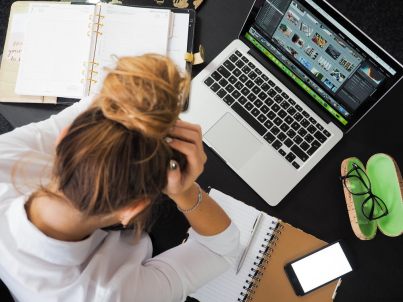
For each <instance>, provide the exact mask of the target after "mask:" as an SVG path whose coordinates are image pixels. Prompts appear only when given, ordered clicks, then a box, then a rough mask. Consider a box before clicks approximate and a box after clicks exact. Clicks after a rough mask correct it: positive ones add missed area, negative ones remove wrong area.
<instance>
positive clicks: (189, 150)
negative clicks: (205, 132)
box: [163, 120, 207, 200]
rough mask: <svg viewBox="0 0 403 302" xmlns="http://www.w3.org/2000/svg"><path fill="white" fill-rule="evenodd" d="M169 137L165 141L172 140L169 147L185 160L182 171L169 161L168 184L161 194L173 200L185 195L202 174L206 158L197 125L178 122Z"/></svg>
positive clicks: (199, 129)
mask: <svg viewBox="0 0 403 302" xmlns="http://www.w3.org/2000/svg"><path fill="white" fill-rule="evenodd" d="M169 135H170V136H171V137H170V138H167V139H166V141H167V142H169V141H171V140H172V141H171V142H169V145H170V146H171V147H172V148H173V149H175V150H177V151H179V152H181V153H183V154H184V155H185V156H186V159H187V165H186V168H185V170H184V171H180V168H179V165H178V163H177V162H175V161H171V165H170V167H169V168H168V172H167V178H168V182H167V185H166V187H165V188H164V189H163V193H165V194H167V195H168V196H170V197H171V198H172V199H174V200H175V198H174V197H176V196H178V195H181V194H184V193H186V191H187V190H189V189H190V188H191V187H192V184H193V183H194V181H195V180H196V179H197V178H198V177H199V175H200V174H201V173H202V172H203V169H204V164H205V163H206V161H207V156H206V154H205V153H204V149H203V141H202V139H203V136H202V132H201V128H200V126H199V125H194V124H190V123H187V122H184V121H180V120H178V121H177V122H176V124H175V127H174V128H173V130H172V131H171V132H170V134H169ZM172 162H173V163H172ZM172 164H174V166H175V167H173V166H172ZM173 168H174V169H173Z"/></svg>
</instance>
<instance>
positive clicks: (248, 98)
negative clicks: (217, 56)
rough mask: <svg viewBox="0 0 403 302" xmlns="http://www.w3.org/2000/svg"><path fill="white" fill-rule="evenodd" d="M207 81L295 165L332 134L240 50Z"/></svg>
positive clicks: (299, 165) (309, 155)
mask: <svg viewBox="0 0 403 302" xmlns="http://www.w3.org/2000/svg"><path fill="white" fill-rule="evenodd" d="M204 83H205V84H206V85H207V86H208V87H210V89H211V90H212V91H214V92H215V93H216V94H217V95H218V96H219V97H220V98H221V99H222V100H223V101H224V102H225V103H226V104H227V105H228V106H230V107H231V108H232V109H233V110H234V111H235V112H236V113H237V114H238V115H239V116H240V117H241V118H243V119H244V120H245V122H246V123H248V124H249V125H250V126H251V127H252V128H253V129H254V130H255V131H256V132H257V133H258V134H259V135H260V136H262V137H263V138H264V139H265V140H266V142H267V143H268V144H269V145H271V146H272V147H273V148H274V149H275V150H277V151H278V153H279V154H280V155H281V156H283V157H284V158H285V159H286V160H287V161H288V162H289V163H290V164H291V165H292V166H293V167H294V168H295V169H299V168H300V167H301V166H302V165H303V164H304V163H305V162H306V161H307V160H308V159H309V158H310V157H312V156H313V155H314V154H315V152H316V151H317V150H318V149H319V148H320V147H321V145H322V144H324V143H325V142H326V140H327V139H328V138H329V137H330V136H331V135H332V134H331V133H330V131H329V130H328V129H326V127H325V126H322V125H321V124H320V123H318V122H317V121H316V120H315V119H314V118H313V117H311V116H310V115H309V114H308V112H306V111H305V110H304V109H303V107H302V106H304V105H302V104H301V105H298V104H297V102H296V101H294V100H293V99H292V98H290V97H289V96H288V95H287V93H285V92H283V91H282V89H281V88H280V87H279V86H277V85H276V84H275V83H274V82H273V81H272V80H271V79H270V78H269V77H268V76H266V75H265V74H263V72H262V71H261V70H260V69H258V68H257V67H256V66H255V65H254V64H253V63H252V62H250V61H249V60H248V58H246V57H245V56H244V55H243V54H242V53H241V52H240V51H239V50H236V51H235V52H234V53H232V54H231V55H230V56H229V57H228V58H227V59H226V60H225V61H224V62H223V63H222V64H221V65H220V66H219V67H218V68H217V70H215V71H214V72H212V73H211V74H210V75H209V76H208V77H207V78H206V79H205V80H204Z"/></svg>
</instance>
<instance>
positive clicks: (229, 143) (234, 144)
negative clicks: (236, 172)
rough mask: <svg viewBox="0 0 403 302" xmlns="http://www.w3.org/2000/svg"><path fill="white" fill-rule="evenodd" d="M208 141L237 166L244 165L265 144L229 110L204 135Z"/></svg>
mask: <svg viewBox="0 0 403 302" xmlns="http://www.w3.org/2000/svg"><path fill="white" fill-rule="evenodd" d="M204 137H205V138H206V139H207V140H208V142H209V143H210V144H211V145H212V146H213V147H214V149H215V150H217V151H218V152H219V153H220V154H222V155H223V156H224V159H225V160H227V161H229V162H230V163H231V164H232V165H233V166H235V168H237V169H241V168H242V167H243V165H244V164H245V163H246V162H247V161H248V160H249V159H250V158H251V157H252V156H253V155H255V153H256V152H257V151H258V150H259V149H260V148H262V146H263V144H262V143H261V142H260V141H259V140H258V139H257V138H256V137H254V136H253V135H252V134H251V133H250V132H249V130H248V129H246V128H245V127H244V126H242V125H241V123H239V122H238V121H237V120H236V119H235V118H234V117H233V116H232V115H231V113H229V112H227V113H226V114H225V115H224V116H223V117H221V119H220V120H219V121H218V122H217V123H216V124H215V125H214V126H213V127H212V128H211V129H210V130H209V131H207V133H206V134H205V135H204Z"/></svg>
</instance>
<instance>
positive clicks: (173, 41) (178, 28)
mask: <svg viewBox="0 0 403 302" xmlns="http://www.w3.org/2000/svg"><path fill="white" fill-rule="evenodd" d="M188 34H189V14H175V19H174V26H173V33H172V38H170V39H169V40H168V52H167V56H168V57H170V58H171V59H172V61H173V62H174V63H175V65H176V66H177V67H178V69H179V70H180V71H181V72H182V73H183V74H184V73H185V71H186V61H185V58H184V57H185V53H186V52H187V46H188Z"/></svg>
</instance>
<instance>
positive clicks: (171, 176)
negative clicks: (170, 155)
mask: <svg viewBox="0 0 403 302" xmlns="http://www.w3.org/2000/svg"><path fill="white" fill-rule="evenodd" d="M182 188H183V184H182V175H181V171H180V168H179V164H178V162H176V161H175V160H171V161H170V163H169V167H168V171H167V185H166V186H165V188H164V189H163V190H162V193H164V194H167V195H176V194H178V193H180V192H182Z"/></svg>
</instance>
